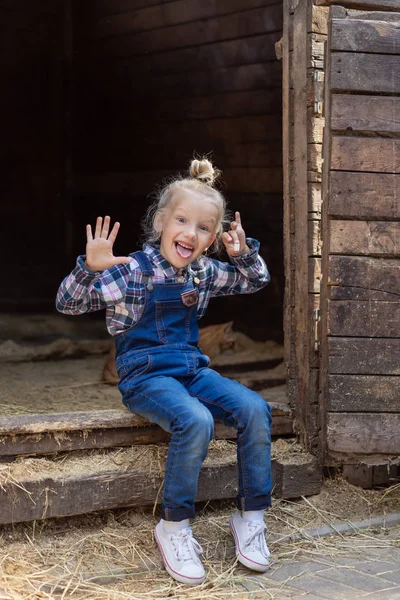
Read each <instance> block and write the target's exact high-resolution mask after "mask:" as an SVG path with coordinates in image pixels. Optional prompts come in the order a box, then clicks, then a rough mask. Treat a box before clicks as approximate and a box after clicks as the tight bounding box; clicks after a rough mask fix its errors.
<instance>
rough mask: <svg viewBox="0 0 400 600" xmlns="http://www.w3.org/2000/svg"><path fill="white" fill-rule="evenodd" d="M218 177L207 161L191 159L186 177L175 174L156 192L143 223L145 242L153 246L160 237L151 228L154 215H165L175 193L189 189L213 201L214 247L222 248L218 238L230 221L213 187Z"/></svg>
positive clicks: (222, 197)
mask: <svg viewBox="0 0 400 600" xmlns="http://www.w3.org/2000/svg"><path fill="white" fill-rule="evenodd" d="M220 175H221V171H219V170H218V169H216V168H214V167H213V165H212V163H211V161H210V160H209V159H208V158H199V159H198V158H194V159H193V160H192V161H191V163H190V167H189V176H186V177H185V176H182V175H178V177H176V178H174V179H172V180H170V181H169V182H166V183H165V184H164V185H162V187H161V188H160V189H159V190H158V191H157V192H156V198H155V200H154V201H153V202H152V204H151V205H150V206H149V208H148V209H147V212H146V214H145V216H144V218H143V220H142V227H143V231H144V240H145V241H146V242H151V243H155V242H158V241H159V240H160V238H161V233H162V232H161V231H156V229H155V227H154V219H155V216H156V214H163V213H165V212H166V210H167V209H168V207H169V206H170V204H171V201H172V199H173V197H174V195H175V193H176V192H177V191H178V190H188V191H189V192H195V193H196V194H199V195H200V196H202V197H203V198H207V199H209V200H211V201H213V202H214V204H215V205H216V206H217V208H218V210H219V221H218V224H217V225H218V227H217V230H216V232H215V234H216V238H215V241H214V244H213V246H214V245H215V250H216V251H218V250H219V249H220V246H221V235H222V232H223V229H224V225H225V224H227V223H229V222H230V220H231V218H230V215H229V214H228V211H227V209H226V200H225V198H224V196H223V195H222V194H221V192H220V191H219V190H217V189H216V188H215V187H214V186H215V182H216V180H217V179H218V177H219V176H220Z"/></svg>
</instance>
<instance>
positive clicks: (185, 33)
mask: <svg viewBox="0 0 400 600" xmlns="http://www.w3.org/2000/svg"><path fill="white" fill-rule="evenodd" d="M281 29H282V6H281V5H279V4H278V5H277V4H275V5H273V6H264V7H261V8H255V9H251V10H248V11H241V12H238V13H236V14H230V15H225V16H219V17H213V18H209V19H204V20H198V21H194V22H190V23H184V24H182V25H176V26H175V27H174V28H173V35H171V31H172V29H171V30H170V29H169V28H160V29H154V30H152V31H144V32H141V33H135V34H134V35H122V36H113V37H108V38H104V39H99V40H94V41H91V42H90V41H86V40H82V41H81V42H80V43H77V45H76V49H77V52H78V53H79V54H80V55H85V56H87V57H89V56H91V57H93V58H94V57H97V59H100V60H110V59H111V58H115V57H124V56H128V55H131V56H132V55H134V54H138V55H141V54H144V53H145V52H162V51H165V50H173V49H176V48H185V47H189V46H201V45H202V44H210V43H213V42H217V41H222V40H227V39H235V38H243V37H247V36H249V35H257V34H262V33H264V34H265V33H271V32H273V31H280V30H281Z"/></svg>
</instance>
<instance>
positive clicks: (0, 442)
mask: <svg viewBox="0 0 400 600" xmlns="http://www.w3.org/2000/svg"><path fill="white" fill-rule="evenodd" d="M270 406H271V409H272V429H271V433H272V435H274V436H275V435H279V436H280V435H291V434H292V433H293V419H292V415H291V411H290V409H289V407H285V406H281V407H279V408H278V407H277V406H276V405H275V406H274V405H273V403H271V404H270ZM68 416H69V417H70V416H71V415H65V417H66V418H68ZM44 418H46V415H44ZM9 423H10V427H11V428H13V427H14V428H15V424H14V426H13V424H12V422H10V421H9ZM34 423H35V421H33V423H32V430H33V431H34V428H33V425H34ZM29 425H30V424H29ZM2 428H3V429H4V423H3V424H2ZM214 437H215V439H216V440H220V439H236V430H235V429H233V428H231V427H226V426H225V425H223V424H222V423H215V431H214ZM169 439H170V435H169V434H168V433H166V432H165V431H163V430H162V429H161V428H160V427H158V426H156V425H151V424H150V423H148V424H147V426H145V427H118V428H114V429H104V428H103V429H101V428H99V429H89V430H88V429H84V424H82V428H81V429H77V430H73V431H62V430H52V431H47V432H43V433H42V434H37V433H32V432H31V433H27V432H25V433H19V434H15V433H13V434H11V435H0V456H16V455H19V456H20V455H23V454H32V455H43V454H49V453H55V452H71V451H72V450H90V449H93V448H114V447H120V446H136V445H138V444H139V445H143V444H159V443H166V442H168V441H169Z"/></svg>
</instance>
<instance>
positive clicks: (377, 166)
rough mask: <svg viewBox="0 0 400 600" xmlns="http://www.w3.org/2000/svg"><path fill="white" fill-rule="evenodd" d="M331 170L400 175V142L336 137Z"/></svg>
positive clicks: (333, 143)
mask: <svg viewBox="0 0 400 600" xmlns="http://www.w3.org/2000/svg"><path fill="white" fill-rule="evenodd" d="M399 63H400V60H399ZM331 168H332V169H335V170H339V171H340V170H343V171H368V172H374V173H400V140H398V139H382V138H372V137H368V138H365V137H346V136H340V135H338V136H334V137H333V139H332V158H331Z"/></svg>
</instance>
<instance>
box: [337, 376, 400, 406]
mask: <svg viewBox="0 0 400 600" xmlns="http://www.w3.org/2000/svg"><path fill="white" fill-rule="evenodd" d="M328 379H329V392H328V393H329V396H328V410H329V411H330V412H356V413H357V412H371V413H376V412H394V413H400V378H399V377H398V376H397V377H396V376H392V377H386V376H383V375H380V376H376V375H329V378H328Z"/></svg>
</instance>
